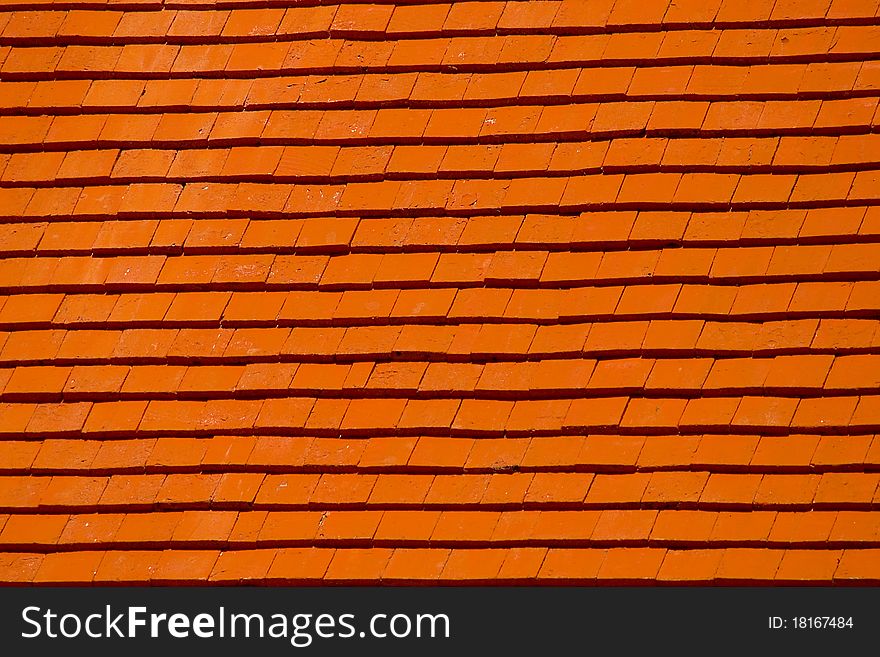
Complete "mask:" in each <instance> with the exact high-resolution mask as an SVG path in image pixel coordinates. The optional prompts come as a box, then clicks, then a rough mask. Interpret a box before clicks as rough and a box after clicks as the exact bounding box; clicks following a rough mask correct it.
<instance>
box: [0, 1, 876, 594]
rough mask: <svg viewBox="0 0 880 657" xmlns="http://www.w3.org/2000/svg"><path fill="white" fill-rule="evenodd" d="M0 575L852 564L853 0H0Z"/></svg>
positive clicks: (869, 391) (855, 350)
mask: <svg viewBox="0 0 880 657" xmlns="http://www.w3.org/2000/svg"><path fill="white" fill-rule="evenodd" d="M2 9H3V10H2V11H0V250H2V255H3V258H2V261H0V434H2V435H0V581H2V582H6V583H11V582H14V583H35V584H57V583H66V582H73V583H88V582H94V583H102V584H103V583H134V584H142V583H149V582H153V583H198V582H205V581H210V582H216V583H239V582H254V583H307V584H317V583H321V582H324V583H328V584H343V583H368V584H375V583H386V584H406V583H409V584H412V583H443V584H451V583H459V584H460V583H487V582H488V583H540V584H571V583H581V584H583V583H598V584H627V583H654V582H658V583H741V582H748V583H759V584H770V583H804V582H813V583H824V584H827V583H832V582H834V583H875V584H876V583H878V582H880V549H878V547H880V514H878V513H877V508H878V505H880V492H878V480H880V437H878V436H876V435H875V433H877V432H880V329H878V325H880V314H878V310H880V211H878V200H880V168H878V165H880V135H878V134H877V128H878V120H880V112H878V90H880V62H878V43H880V3H878V2H877V1H876V0H866V1H863V0H859V1H856V0H749V1H748V2H744V1H743V0H701V1H699V2H696V1H692V0H672V1H669V0H563V1H522V0H521V1H513V2H489V1H483V0H470V1H463V2H454V3H451V4H449V3H447V4H443V3H436V2H426V3H423V4H412V3H410V2H401V3H400V4H392V3H390V2H385V1H384V0H377V1H376V4H362V3H357V4H354V3H353V4H341V5H340V4H331V3H328V2H323V1H322V2H318V3H315V4H306V3H293V2H284V1H275V0H228V1H224V2H223V3H219V2H217V3H214V2H213V1H211V0H167V1H165V2H162V1H161V0H137V1H136V2H135V1H134V0H132V1H131V2H128V1H127V0H119V1H117V0H111V1H110V2H109V3H108V2H107V1H106V0H82V1H77V2H75V3H70V2H64V1H63V0H62V1H60V2H55V3H54V4H53V3H50V2H34V1H32V0H8V1H7V2H5V3H4V5H3V8H2Z"/></svg>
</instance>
